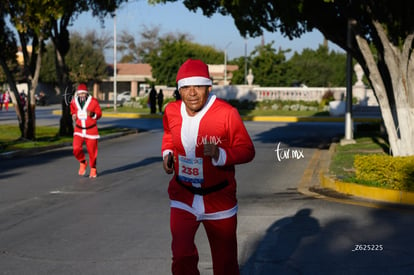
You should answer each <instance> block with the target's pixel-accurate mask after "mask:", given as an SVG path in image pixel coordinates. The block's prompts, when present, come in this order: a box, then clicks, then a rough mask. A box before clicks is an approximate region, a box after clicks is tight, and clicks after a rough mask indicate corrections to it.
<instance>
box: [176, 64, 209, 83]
mask: <svg viewBox="0 0 414 275" xmlns="http://www.w3.org/2000/svg"><path fill="white" fill-rule="evenodd" d="M176 81H177V86H178V89H180V88H181V87H183V86H198V85H200V86H211V85H212V84H213V82H212V81H211V78H210V74H209V72H208V66H207V65H206V64H205V63H204V62H203V61H201V60H197V59H188V60H187V61H186V62H184V63H183V65H181V67H180V69H179V70H178V73H177V78H176Z"/></svg>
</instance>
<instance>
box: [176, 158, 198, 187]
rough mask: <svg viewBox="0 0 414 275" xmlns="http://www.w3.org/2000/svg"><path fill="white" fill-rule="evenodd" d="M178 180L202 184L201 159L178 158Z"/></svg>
mask: <svg viewBox="0 0 414 275" xmlns="http://www.w3.org/2000/svg"><path fill="white" fill-rule="evenodd" d="M178 163H179V167H180V169H179V171H178V179H179V180H181V181H187V182H191V183H203V182H204V176H203V159H202V158H187V157H184V156H180V155H179V156H178Z"/></svg>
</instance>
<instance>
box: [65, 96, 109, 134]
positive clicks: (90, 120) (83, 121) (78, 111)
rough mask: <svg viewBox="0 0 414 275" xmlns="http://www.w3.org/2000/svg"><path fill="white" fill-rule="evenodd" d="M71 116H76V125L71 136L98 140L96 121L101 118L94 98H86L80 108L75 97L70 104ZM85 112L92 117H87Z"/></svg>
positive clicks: (97, 103)
mask: <svg viewBox="0 0 414 275" xmlns="http://www.w3.org/2000/svg"><path fill="white" fill-rule="evenodd" d="M70 111H71V114H72V115H73V114H75V115H76V123H75V124H76V125H75V131H74V133H73V135H78V136H81V137H84V138H90V139H97V138H99V132H98V126H97V124H96V121H97V120H98V119H99V118H101V116H102V110H101V107H100V106H99V102H98V100H97V99H96V98H94V97H92V96H88V98H87V99H86V101H85V104H84V105H83V107H81V105H80V103H79V101H78V97H77V96H75V97H74V98H73V100H72V101H71V103H70ZM87 111H90V112H92V113H93V114H94V115H93V116H92V117H91V116H88V115H87Z"/></svg>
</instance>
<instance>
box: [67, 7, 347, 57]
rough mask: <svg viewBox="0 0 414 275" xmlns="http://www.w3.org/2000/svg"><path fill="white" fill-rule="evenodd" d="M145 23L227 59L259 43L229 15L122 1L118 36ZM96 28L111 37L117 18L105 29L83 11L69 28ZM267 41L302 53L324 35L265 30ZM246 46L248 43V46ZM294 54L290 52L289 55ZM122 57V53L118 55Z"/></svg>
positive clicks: (110, 54)
mask: <svg viewBox="0 0 414 275" xmlns="http://www.w3.org/2000/svg"><path fill="white" fill-rule="evenodd" d="M143 26H147V27H154V26H157V27H159V28H160V31H161V34H165V33H170V32H180V33H187V34H189V35H190V37H192V41H193V42H195V43H199V44H202V45H210V46H213V47H214V48H216V49H217V50H222V51H225V50H227V56H228V59H233V58H235V57H239V56H244V54H245V48H247V54H249V53H250V52H251V51H252V50H253V49H254V48H255V47H256V46H258V45H260V43H261V39H262V38H261V37H258V38H247V40H245V39H244V38H243V37H242V36H241V35H240V34H239V32H238V30H237V28H236V26H235V24H234V21H233V19H232V18H231V17H230V16H222V15H220V14H216V15H214V16H213V17H211V18H208V17H205V16H203V15H202V13H201V11H198V12H197V13H193V12H190V11H189V10H187V8H186V7H185V6H184V4H182V2H180V1H178V2H174V3H167V4H158V5H155V6H151V5H149V4H148V3H147V1H146V0H140V1H131V2H128V3H125V4H123V5H122V6H121V7H120V9H119V10H117V15H116V32H117V34H118V35H119V34H120V33H121V32H122V31H127V32H128V33H130V34H132V35H136V36H137V40H136V41H138V40H139V38H140V36H139V33H140V30H141V29H142V27H143ZM93 29H95V30H96V31H97V32H98V34H100V33H101V32H103V33H106V34H108V35H110V36H113V34H114V20H113V19H112V18H111V17H109V16H108V17H107V18H106V20H105V23H104V27H103V28H102V26H101V24H100V22H99V20H98V18H94V17H92V16H91V14H90V13H85V14H82V15H81V16H79V17H78V18H77V20H76V21H75V22H74V25H73V26H72V27H71V28H70V30H76V31H78V32H80V33H84V32H85V31H89V30H93ZM263 38H264V42H265V43H270V42H271V41H274V42H275V43H274V45H273V46H274V48H275V49H279V48H281V49H283V50H286V49H291V50H292V52H291V54H293V52H295V51H296V52H299V53H300V52H302V50H303V49H304V48H311V49H316V48H318V47H319V45H320V44H322V42H323V36H322V34H321V33H320V32H319V31H314V32H311V33H307V34H305V35H303V36H302V37H301V38H299V39H295V40H289V39H288V38H284V37H283V36H282V35H281V34H280V33H269V32H266V33H264V36H263ZM246 45H247V46H246ZM329 47H330V48H331V49H332V50H334V51H341V52H342V50H341V49H340V48H338V47H337V46H336V45H335V44H333V43H329ZM290 56H291V55H287V57H288V58H289V57H290ZM118 58H119V56H118ZM106 59H107V62H112V61H113V51H108V52H107V55H106Z"/></svg>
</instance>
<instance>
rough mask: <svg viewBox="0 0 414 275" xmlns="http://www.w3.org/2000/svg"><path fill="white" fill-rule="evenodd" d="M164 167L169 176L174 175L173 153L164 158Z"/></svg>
mask: <svg viewBox="0 0 414 275" xmlns="http://www.w3.org/2000/svg"><path fill="white" fill-rule="evenodd" d="M163 167H164V170H165V172H166V173H167V174H172V173H173V172H174V156H173V154H172V153H169V154H168V155H167V156H165V157H164V160H163Z"/></svg>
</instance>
